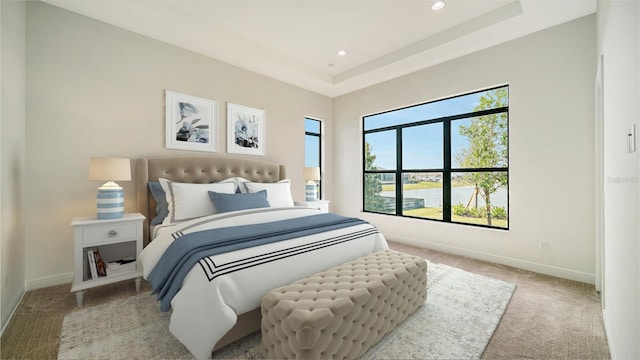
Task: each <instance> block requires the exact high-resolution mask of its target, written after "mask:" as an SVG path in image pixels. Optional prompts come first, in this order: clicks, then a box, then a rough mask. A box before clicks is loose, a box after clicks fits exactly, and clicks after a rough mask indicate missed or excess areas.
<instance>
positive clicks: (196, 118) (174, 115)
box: [165, 90, 216, 152]
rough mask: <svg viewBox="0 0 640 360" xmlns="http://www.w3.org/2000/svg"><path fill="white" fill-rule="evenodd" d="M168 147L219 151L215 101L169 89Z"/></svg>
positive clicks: (167, 103) (167, 106) (167, 113)
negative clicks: (217, 147)
mask: <svg viewBox="0 0 640 360" xmlns="http://www.w3.org/2000/svg"><path fill="white" fill-rule="evenodd" d="M165 106H166V119H165V121H166V148H167V149H178V150H193V151H210V152H215V151H216V141H215V140H216V138H215V135H216V134H215V122H216V102H215V101H214V100H209V99H204V98H200V97H197V96H191V95H187V94H181V93H177V92H174V91H170V90H167V91H166V105H165Z"/></svg>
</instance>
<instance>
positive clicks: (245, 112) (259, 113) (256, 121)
mask: <svg viewBox="0 0 640 360" xmlns="http://www.w3.org/2000/svg"><path fill="white" fill-rule="evenodd" d="M227 152H228V153H235V154H247V155H261V156H264V110H259V109H254V108H250V107H248V106H243V105H236V104H231V103H227Z"/></svg>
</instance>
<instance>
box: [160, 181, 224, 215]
mask: <svg viewBox="0 0 640 360" xmlns="http://www.w3.org/2000/svg"><path fill="white" fill-rule="evenodd" d="M159 180H160V185H161V186H162V189H163V190H164V192H165V194H166V196H165V197H166V199H167V204H168V206H167V207H168V209H169V214H168V215H167V217H166V218H165V219H164V221H163V222H162V223H163V224H165V225H167V224H171V223H174V222H176V221H180V220H188V219H193V218H197V217H200V216H207V215H213V214H215V213H216V208H215V207H214V206H213V203H212V202H211V200H210V199H209V196H208V192H209V191H215V192H220V193H226V194H234V193H235V190H236V189H235V184H233V183H230V182H228V183H222V184H221V183H214V184H190V183H179V182H173V181H169V180H167V179H159Z"/></svg>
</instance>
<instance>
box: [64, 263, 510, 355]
mask: <svg viewBox="0 0 640 360" xmlns="http://www.w3.org/2000/svg"><path fill="white" fill-rule="evenodd" d="M514 289H515V285H513V284H511V283H508V282H505V281H501V280H496V279H493V278H490V277H486V276H482V275H477V274H473V273H470V272H466V271H464V270H460V269H457V268H454V267H451V266H448V265H443V264H434V263H429V265H428V269H427V294H428V296H427V298H428V301H427V302H426V304H425V305H423V306H421V307H420V308H418V310H416V312H415V313H413V314H411V315H410V316H409V317H408V318H407V319H406V320H404V321H403V322H402V323H400V324H399V325H398V327H397V328H395V329H394V330H393V331H392V332H390V333H389V334H387V335H385V336H384V337H383V338H382V339H381V340H380V341H379V342H378V343H376V344H375V345H373V346H372V347H371V348H370V349H369V350H368V351H367V352H365V353H364V355H362V357H361V359H362V360H364V359H478V358H480V356H481V355H482V352H483V351H484V349H485V347H486V345H487V343H488V342H489V340H490V339H491V335H492V334H493V332H494V330H495V329H496V327H497V325H498V323H499V322H500V319H501V318H502V314H503V313H504V311H505V309H506V307H507V305H508V303H509V300H510V299H511V296H512V294H513V291H514ZM158 308H159V306H158V303H157V302H156V301H155V300H154V297H153V296H151V295H150V294H149V292H144V293H142V294H140V295H135V296H131V297H127V298H124V299H120V300H116V301H112V302H109V303H106V304H102V305H98V306H93V307H90V308H84V309H79V310H75V311H72V312H71V313H70V314H67V315H66V316H65V317H64V321H63V325H62V335H61V340H60V348H59V351H58V358H59V359H69V360H76V359H85V358H92V359H105V360H106V359H125V358H126V359H193V356H192V355H191V354H190V353H189V351H188V350H187V349H186V348H185V347H184V346H183V345H182V344H180V342H179V341H178V340H177V339H176V338H175V337H174V336H172V335H171V334H170V333H169V332H168V327H169V317H170V315H169V314H168V313H161V312H159V311H158ZM470 319H472V321H471V320H470ZM114 349H115V350H114ZM266 356H267V355H266V352H265V350H264V348H263V347H262V344H261V336H260V332H257V333H256V334H254V335H252V336H249V337H246V338H244V339H241V340H239V341H237V342H235V343H234V344H232V345H229V346H226V347H224V348H222V349H220V350H218V351H216V352H215V353H214V354H213V358H214V359H263V358H265V357H266Z"/></svg>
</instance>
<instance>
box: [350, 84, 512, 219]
mask: <svg viewBox="0 0 640 360" xmlns="http://www.w3.org/2000/svg"><path fill="white" fill-rule="evenodd" d="M508 124H509V87H508V86H506V85H505V86H500V87H495V88H491V89H486V90H482V91H477V92H473V93H469V94H465V95H460V96H455V97H451V98H447V99H441V100H437V101H432V102H428V103H424V104H420V105H415V106H410V107H406V108H402V109H397V110H391V111H386V112H383V113H379V114H373V115H369V116H365V117H364V118H363V128H364V131H363V145H364V149H363V156H364V158H363V168H364V174H363V188H364V192H363V195H364V196H363V209H364V211H366V212H375V213H382V214H388V215H395V216H405V217H413V218H421V219H429V220H436V221H443V222H452V223H460V224H471V225H478V226H485V227H495V228H503V229H508V228H509V146H508V145H509V131H508V130H509V126H508Z"/></svg>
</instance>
